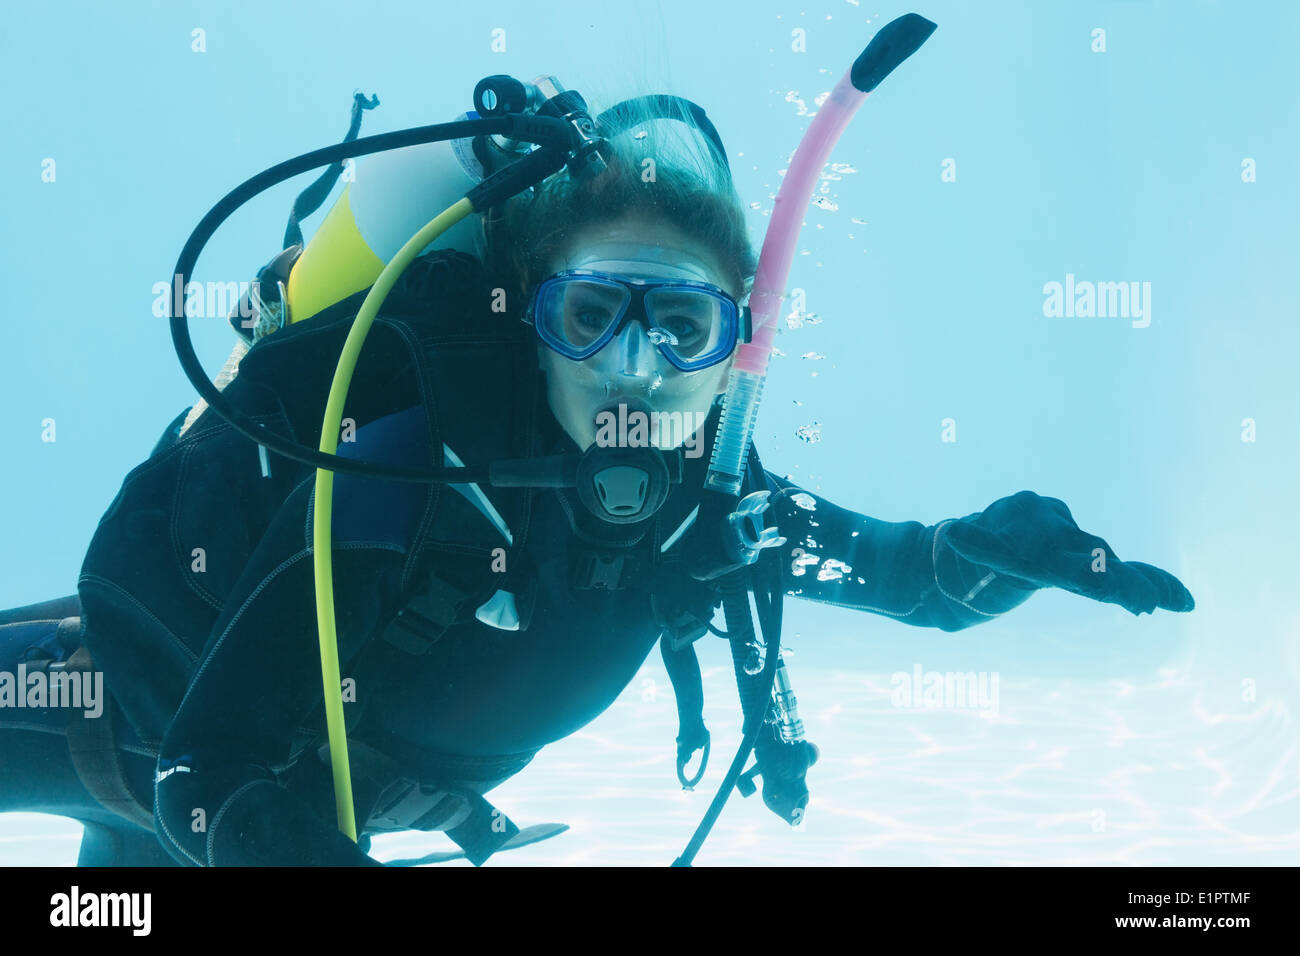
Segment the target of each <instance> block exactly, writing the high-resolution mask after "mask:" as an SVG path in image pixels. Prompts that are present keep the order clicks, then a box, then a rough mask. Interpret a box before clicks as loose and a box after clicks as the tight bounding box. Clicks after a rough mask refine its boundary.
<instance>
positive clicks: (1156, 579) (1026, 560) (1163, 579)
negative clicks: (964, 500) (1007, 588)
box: [944, 491, 1196, 614]
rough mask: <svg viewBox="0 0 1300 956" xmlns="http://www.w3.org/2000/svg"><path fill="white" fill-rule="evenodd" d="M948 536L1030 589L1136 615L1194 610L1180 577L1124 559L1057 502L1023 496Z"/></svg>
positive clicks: (970, 555) (962, 552) (959, 548)
mask: <svg viewBox="0 0 1300 956" xmlns="http://www.w3.org/2000/svg"><path fill="white" fill-rule="evenodd" d="M944 531H945V532H946V535H947V540H948V543H949V544H950V545H951V546H952V549H953V550H954V551H955V552H957V554H958V555H959V556H961V557H963V558H965V559H966V560H968V561H973V562H975V563H976V564H982V565H985V566H986V567H988V568H989V569H990V570H993V571H996V572H997V573H998V574H1000V575H1004V576H1009V577H1011V578H1012V579H1013V583H1021V584H1024V585H1025V586H1026V587H1038V588H1047V587H1056V588H1064V589H1065V590H1067V591H1073V592H1074V593H1075V594H1082V595H1083V596H1084V597H1089V598H1092V599H1093V600H1094V601H1105V602H1107V603H1108V604H1118V605H1119V606H1120V607H1122V608H1124V609H1125V610H1127V611H1131V612H1132V613H1133V614H1141V613H1142V612H1144V611H1145V612H1146V613H1148V614H1150V613H1151V612H1152V611H1153V610H1155V609H1156V608H1158V607H1160V608H1164V609H1165V610H1166V611H1190V610H1191V609H1192V608H1193V607H1195V606H1196V603H1195V601H1193V600H1192V595H1191V593H1190V592H1189V591H1188V590H1187V588H1185V587H1183V585H1182V582H1181V581H1179V580H1178V579H1177V578H1176V577H1174V576H1173V575H1172V574H1170V573H1169V572H1168V571H1162V570H1161V569H1160V568H1157V567H1153V566H1152V565H1150V564H1143V563H1142V562H1141V561H1121V560H1120V559H1119V557H1118V556H1116V554H1115V552H1114V551H1113V550H1111V547H1110V545H1108V544H1107V543H1106V542H1105V541H1103V540H1102V539H1101V538H1098V537H1097V536H1096V535H1091V534H1088V533H1087V532H1086V531H1083V530H1081V529H1080V528H1079V526H1078V525H1077V524H1075V523H1074V518H1072V517H1071V516H1070V509H1069V508H1067V507H1066V506H1065V502H1064V501H1061V500H1059V499H1057V498H1044V497H1041V496H1040V495H1036V494H1034V493H1033V492H1032V491H1022V492H1020V493H1019V494H1016V495H1012V496H1011V497H1009V498H999V499H998V500H997V501H995V502H993V504H991V505H989V506H988V507H987V508H986V509H984V511H983V512H982V513H981V514H980V515H979V516H978V517H976V518H974V519H971V520H964V521H954V522H952V523H950V524H948V525H947V526H945V528H944ZM1098 551H1100V552H1101V553H1100V554H1099V553H1098ZM1103 555H1104V557H1103ZM1103 569H1104V570H1103ZM1015 579H1019V580H1018V581H1016V580H1015Z"/></svg>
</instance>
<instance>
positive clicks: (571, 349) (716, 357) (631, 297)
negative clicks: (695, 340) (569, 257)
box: [522, 269, 752, 372]
mask: <svg viewBox="0 0 1300 956" xmlns="http://www.w3.org/2000/svg"><path fill="white" fill-rule="evenodd" d="M573 279H588V280H590V279H595V280H598V281H600V282H605V283H609V284H612V285H616V286H619V287H621V288H622V289H624V290H626V295H625V298H624V302H623V305H622V307H621V309H620V311H619V314H618V316H617V317H616V318H615V319H614V320H613V321H612V322H610V323H609V326H608V328H606V329H605V331H604V332H602V333H601V334H600V335H599V336H598V337H597V338H596V339H594V340H593V341H592V342H591V344H589V345H587V346H585V347H583V348H581V349H579V348H576V347H575V346H573V345H572V344H571V343H569V342H567V341H566V340H565V339H564V338H563V337H562V336H560V335H557V334H556V332H555V330H554V329H552V328H551V327H550V326H549V324H548V323H546V322H542V323H540V324H539V323H538V322H537V315H538V305H539V303H540V302H541V301H542V299H543V298H544V297H545V296H546V295H548V294H550V293H551V292H552V291H553V290H554V289H555V288H556V286H559V285H562V284H564V283H565V282H568V281H571V280H573ZM658 289H674V290H687V289H689V290H696V291H699V292H702V293H704V294H707V295H709V296H711V297H712V298H714V299H715V300H717V301H718V302H719V303H720V304H721V306H722V309H721V317H722V328H721V329H720V330H719V336H718V342H717V344H716V345H715V346H714V347H713V348H712V349H710V351H709V352H707V353H705V354H704V355H701V356H698V357H695V358H690V359H686V358H683V357H682V356H680V355H678V354H677V353H676V352H675V351H674V350H673V348H672V346H671V344H669V343H667V342H660V343H657V344H656V348H658V350H659V352H660V353H661V354H662V355H663V357H664V358H666V359H667V360H668V361H669V363H671V364H672V366H673V367H674V368H676V369H677V370H678V371H681V372H694V371H698V370H699V369H702V368H709V367H710V366H713V365H717V364H718V363H719V362H722V361H724V360H725V359H726V358H727V357H728V356H729V355H731V353H732V351H733V350H734V349H735V347H736V344H737V342H748V341H749V340H750V337H751V335H752V328H751V320H750V311H749V306H742V305H740V304H739V303H737V302H736V300H735V299H733V298H732V297H731V296H729V295H727V293H726V292H724V291H723V290H722V289H720V288H718V287H717V286H715V285H712V284H711V283H708V282H698V281H695V280H692V279H667V278H663V279H641V278H634V277H630V276H622V275H616V274H614V273H611V272H598V271H596V270H593V269H566V270H564V271H563V272H557V273H555V274H554V275H552V276H549V277H548V278H546V279H544V280H542V281H541V282H540V283H538V285H537V288H536V289H535V290H533V296H532V299H531V300H530V301H529V303H528V308H527V309H525V310H524V314H523V316H522V319H523V320H524V321H525V322H527V323H528V324H529V325H531V326H533V328H534V329H536V330H537V336H538V338H540V339H541V340H542V341H543V342H545V343H546V344H547V345H548V346H550V347H551V348H552V349H554V350H555V351H556V352H558V353H559V354H560V355H563V356H564V357H565V358H568V359H572V360H573V361H575V362H580V361H582V360H584V359H588V358H590V357H591V356H593V355H595V354H596V353H597V352H599V351H600V350H601V349H603V348H604V347H605V346H606V345H608V344H609V343H610V342H611V341H613V340H614V338H615V337H616V336H617V335H618V334H619V333H621V332H622V331H623V329H624V328H626V327H627V324H628V323H629V322H631V321H633V320H639V321H641V322H642V323H643V324H644V325H645V326H646V329H647V331H649V329H650V324H649V318H648V316H647V314H646V310H645V297H646V295H647V294H648V293H650V292H653V291H656V290H658Z"/></svg>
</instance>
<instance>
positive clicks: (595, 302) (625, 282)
mask: <svg viewBox="0 0 1300 956" xmlns="http://www.w3.org/2000/svg"><path fill="white" fill-rule="evenodd" d="M524 320H525V321H527V322H530V323H531V324H532V325H533V326H534V327H535V328H536V329H537V335H538V337H539V338H540V339H541V340H542V341H543V342H545V343H546V344H547V345H548V346H550V347H551V348H552V349H554V350H555V351H556V352H558V353H559V354H560V355H563V356H564V357H565V358H567V359H572V360H573V361H575V362H580V361H583V360H585V359H587V358H590V357H591V356H592V355H594V354H596V353H597V352H599V351H600V350H601V349H602V348H604V347H605V346H606V345H608V344H609V343H610V342H611V341H612V340H613V339H614V338H615V336H617V335H618V334H619V333H621V332H622V331H623V329H624V328H625V327H626V326H627V324H628V323H629V322H631V321H633V320H636V321H639V322H641V323H642V325H643V326H644V327H645V330H646V336H647V337H648V338H649V340H650V342H651V343H652V344H653V345H654V346H655V347H656V348H657V349H658V350H659V352H660V353H661V354H662V355H663V357H664V358H666V359H667V360H668V361H669V363H671V364H672V366H673V367H674V368H676V369H677V370H678V371H680V372H693V371H697V370H699V369H703V368H708V367H709V366H712V365H717V364H718V363H719V362H721V361H723V360H724V359H726V358H727V356H729V355H730V354H731V352H732V349H734V348H735V346H736V342H737V341H749V308H748V307H742V306H740V305H739V304H738V303H737V302H736V300H735V299H733V298H731V297H730V296H729V295H727V293H726V292H724V291H723V290H722V289H720V288H719V287H718V286H716V285H713V284H711V283H708V282H702V281H696V280H692V279H684V278H677V277H671V278H641V277H638V276H628V275H625V274H624V275H620V274H615V273H612V272H604V271H601V270H596V269H566V270H564V271H563V272H557V273H556V274H554V275H552V276H550V277H549V278H547V279H545V280H543V281H542V282H541V283H540V284H539V285H538V286H537V289H536V290H535V292H534V293H533V298H532V302H531V303H530V305H529V306H528V309H527V311H526V312H525V314H524Z"/></svg>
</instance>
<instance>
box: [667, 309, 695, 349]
mask: <svg viewBox="0 0 1300 956" xmlns="http://www.w3.org/2000/svg"><path fill="white" fill-rule="evenodd" d="M655 325H656V326H658V327H659V328H661V329H663V330H664V331H665V332H670V333H672V336H673V338H675V339H676V340H677V341H676V343H674V344H676V345H678V346H680V347H682V348H689V347H690V346H692V345H694V344H696V343H698V342H699V341H700V339H702V338H703V337H704V334H705V330H704V328H703V327H702V326H701V325H700V323H699V321H698V320H696V319H694V318H692V317H691V316H689V315H661V316H656V317H655Z"/></svg>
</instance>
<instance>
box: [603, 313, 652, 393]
mask: <svg viewBox="0 0 1300 956" xmlns="http://www.w3.org/2000/svg"><path fill="white" fill-rule="evenodd" d="M611 344H612V345H613V346H614V349H615V354H616V356H617V368H616V371H617V373H618V374H619V375H621V376H626V377H628V378H646V379H649V378H654V377H656V376H657V375H658V374H659V362H658V355H659V350H658V349H656V348H655V346H654V343H653V342H651V341H650V337H649V336H648V335H647V334H646V330H645V326H644V325H643V324H642V323H641V322H629V323H628V324H627V326H626V327H625V328H624V329H623V331H622V332H620V333H619V334H618V337H617V338H616V339H615V340H614V341H613V343H611Z"/></svg>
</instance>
